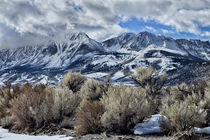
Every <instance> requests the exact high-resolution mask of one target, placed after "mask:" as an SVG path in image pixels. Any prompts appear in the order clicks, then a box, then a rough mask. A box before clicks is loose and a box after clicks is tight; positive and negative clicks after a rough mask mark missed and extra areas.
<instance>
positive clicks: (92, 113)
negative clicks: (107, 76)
mask: <svg viewBox="0 0 210 140" xmlns="http://www.w3.org/2000/svg"><path fill="white" fill-rule="evenodd" d="M103 112H104V107H103V104H101V103H100V102H99V101H94V102H91V101H84V102H82V103H81V106H80V108H79V109H78V112H77V114H76V134H77V135H84V134H88V133H91V134H94V133H100V132H101V130H102V126H101V122H100V119H101V116H102V114H103Z"/></svg>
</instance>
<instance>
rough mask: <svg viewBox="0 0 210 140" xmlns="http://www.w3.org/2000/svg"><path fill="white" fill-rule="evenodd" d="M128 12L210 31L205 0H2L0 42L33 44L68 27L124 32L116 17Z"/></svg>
mask: <svg viewBox="0 0 210 140" xmlns="http://www.w3.org/2000/svg"><path fill="white" fill-rule="evenodd" d="M131 18H136V19H143V20H145V21H147V20H154V21H155V22H157V23H159V24H163V25H166V26H170V27H172V28H175V30H176V32H188V33H192V34H195V35H198V36H206V37H210V31H208V28H207V27H210V20H209V19H210V1H209V0H176V1H175V0H44V1H43V0H30V1H28V0H1V1H0V47H1V48H5V47H17V46H22V45H30V44H36V43H40V42H42V41H44V40H45V39H48V38H50V37H54V36H57V35H60V34H66V33H71V32H86V33H87V34H88V35H89V36H90V37H91V38H94V39H96V40H103V39H105V38H107V37H113V36H116V35H118V34H120V33H123V32H129V29H128V28H125V27H121V26H120V22H126V21H128V20H129V19H131ZM146 28H148V29H150V30H156V29H155V28H154V27H150V26H147V27H146ZM162 31H163V32H165V33H166V32H171V33H172V31H167V30H164V29H162Z"/></svg>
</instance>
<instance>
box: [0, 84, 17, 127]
mask: <svg viewBox="0 0 210 140" xmlns="http://www.w3.org/2000/svg"><path fill="white" fill-rule="evenodd" d="M18 89H19V87H18V86H15V87H14V88H12V86H11V84H10V83H5V86H4V87H3V88H2V89H1V90H0V119H2V120H3V122H7V120H8V118H11V117H9V116H11V114H10V112H9V109H10V108H11V105H10V101H11V100H12V99H14V98H16V97H17V96H18V94H19V92H18ZM0 125H2V123H0Z"/></svg>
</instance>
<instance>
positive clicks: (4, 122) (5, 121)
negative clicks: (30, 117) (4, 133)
mask: <svg viewBox="0 0 210 140" xmlns="http://www.w3.org/2000/svg"><path fill="white" fill-rule="evenodd" d="M0 125H1V126H2V127H3V128H11V127H12V126H13V119H12V116H10V115H8V116H5V117H3V118H1V119H0Z"/></svg>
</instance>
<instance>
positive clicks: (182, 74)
mask: <svg viewBox="0 0 210 140" xmlns="http://www.w3.org/2000/svg"><path fill="white" fill-rule="evenodd" d="M209 61H210V42H209V41H201V40H192V39H191V40H186V39H173V38H170V37H165V36H161V35H155V34H152V33H149V32H140V33H138V34H134V33H123V34H121V35H119V36H117V37H114V38H111V39H108V40H105V41H103V42H98V41H96V40H94V39H91V38H90V37H89V36H88V35H87V34H85V33H82V32H80V33H71V34H68V35H65V39H63V40H62V41H55V40H48V41H47V42H46V43H43V44H41V45H36V46H30V45H29V46H23V47H16V48H15V49H2V50H0V85H1V84H2V83H3V82H6V81H10V82H12V83H13V84H23V83H25V82H31V83H34V84H35V83H49V84H57V83H58V82H59V81H60V80H61V79H62V77H63V75H64V74H65V73H66V72H67V71H69V70H71V71H77V72H81V73H82V74H84V75H87V77H90V78H95V79H98V80H103V79H104V78H105V77H106V75H108V74H110V75H111V77H112V78H111V81H112V82H113V83H116V84H118V83H124V84H133V83H132V80H131V79H130V76H128V73H135V70H136V67H148V66H153V67H155V68H156V69H157V70H158V72H159V73H162V72H167V74H168V79H169V80H168V83H167V84H168V85H174V84H177V83H181V82H187V83H190V82H193V81H196V80H210V79H209V77H210V63H209Z"/></svg>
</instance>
